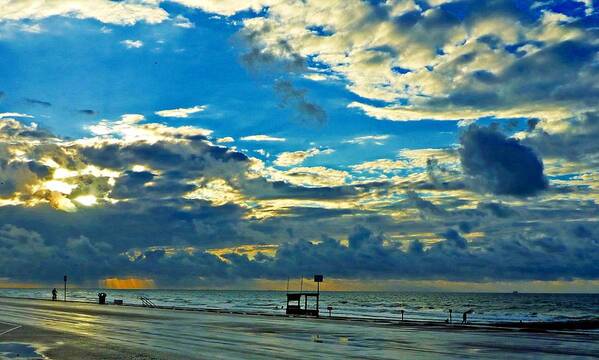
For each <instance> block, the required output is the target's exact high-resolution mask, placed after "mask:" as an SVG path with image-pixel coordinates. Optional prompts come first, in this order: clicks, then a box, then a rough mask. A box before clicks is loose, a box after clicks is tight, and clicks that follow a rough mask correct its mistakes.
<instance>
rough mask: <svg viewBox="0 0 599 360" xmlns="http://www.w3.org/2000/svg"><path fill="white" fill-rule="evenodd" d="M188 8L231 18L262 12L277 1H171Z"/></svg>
mask: <svg viewBox="0 0 599 360" xmlns="http://www.w3.org/2000/svg"><path fill="white" fill-rule="evenodd" d="M171 1H173V2H176V3H179V4H182V5H185V6H187V7H191V8H196V9H201V10H202V11H205V12H209V13H214V14H219V15H224V16H231V15H234V14H236V13H238V12H240V11H244V10H250V9H251V10H254V11H256V12H258V11H260V9H262V8H263V7H265V6H268V5H270V4H273V3H275V2H276V1H275V0H171Z"/></svg>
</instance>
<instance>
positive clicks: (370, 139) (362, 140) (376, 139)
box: [343, 135, 390, 145]
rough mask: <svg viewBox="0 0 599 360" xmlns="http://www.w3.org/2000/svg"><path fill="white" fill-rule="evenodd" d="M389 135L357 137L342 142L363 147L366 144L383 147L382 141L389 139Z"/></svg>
mask: <svg viewBox="0 0 599 360" xmlns="http://www.w3.org/2000/svg"><path fill="white" fill-rule="evenodd" d="M389 137H390V136H389V135H364V136H357V137H355V138H353V139H349V140H344V141H343V142H344V143H346V144H358V145H365V144H368V143H373V144H375V145H383V141H384V140H387V139H389Z"/></svg>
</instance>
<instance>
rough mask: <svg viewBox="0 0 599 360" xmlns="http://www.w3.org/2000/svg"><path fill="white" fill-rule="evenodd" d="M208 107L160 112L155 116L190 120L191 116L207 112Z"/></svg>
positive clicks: (198, 106) (201, 106)
mask: <svg viewBox="0 0 599 360" xmlns="http://www.w3.org/2000/svg"><path fill="white" fill-rule="evenodd" d="M206 108H207V106H206V105H196V106H193V107H190V108H178V109H172V110H160V111H156V112H155V113H154V114H156V115H158V116H162V117H173V118H188V117H189V115H192V114H196V113H199V112H202V111H204V110H206Z"/></svg>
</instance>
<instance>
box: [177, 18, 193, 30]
mask: <svg viewBox="0 0 599 360" xmlns="http://www.w3.org/2000/svg"><path fill="white" fill-rule="evenodd" d="M174 24H175V26H177V27H180V28H184V29H192V28H194V27H195V25H194V24H193V23H192V22H191V21H190V20H189V19H188V18H186V17H185V16H183V15H177V16H175V19H174Z"/></svg>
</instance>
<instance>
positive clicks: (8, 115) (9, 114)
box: [0, 112, 33, 119]
mask: <svg viewBox="0 0 599 360" xmlns="http://www.w3.org/2000/svg"><path fill="white" fill-rule="evenodd" d="M8 117H26V118H32V117H33V116H32V115H29V114H22V113H15V112H5V113H0V119H2V118H8Z"/></svg>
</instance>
